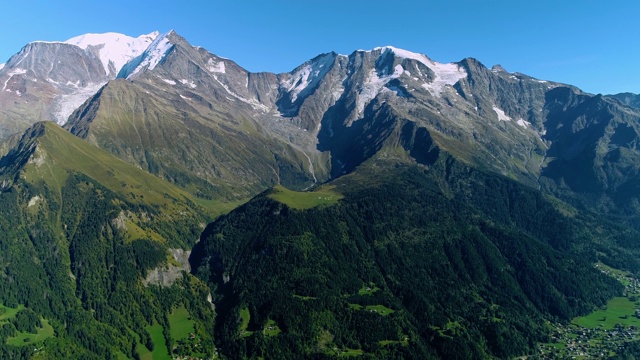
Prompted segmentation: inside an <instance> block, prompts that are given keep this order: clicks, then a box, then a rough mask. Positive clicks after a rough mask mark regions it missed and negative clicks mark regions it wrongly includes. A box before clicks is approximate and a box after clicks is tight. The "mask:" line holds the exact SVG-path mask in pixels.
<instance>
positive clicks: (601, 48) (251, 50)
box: [0, 0, 640, 94]
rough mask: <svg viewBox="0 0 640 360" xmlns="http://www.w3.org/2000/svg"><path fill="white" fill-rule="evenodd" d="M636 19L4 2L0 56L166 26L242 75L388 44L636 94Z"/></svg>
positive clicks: (410, 4)
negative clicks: (41, 43) (32, 45)
mask: <svg viewBox="0 0 640 360" xmlns="http://www.w3.org/2000/svg"><path fill="white" fill-rule="evenodd" d="M639 19H640V1H637V0H625V1H620V0H609V1H593V0H554V1H550V0H526V1H525V0H502V1H495V0H485V1H477V0H476V1H468V0H458V1H453V2H451V1H430V0H404V1H402V0H400V1H398V0H385V1H377V0H324V1H317V0H254V1H247V0H208V1H200V0H198V1H188V0H185V1H176V0H171V1H165V0H157V1H138V0H127V1H123V0H112V1H87V0H84V1H75V0H73V1H65V0H58V1H30V0H23V1H3V2H1V3H0V39H1V40H0V63H2V62H5V61H6V60H7V59H8V58H9V57H10V56H11V55H12V54H14V53H16V52H18V51H19V50H20V48H21V47H22V46H24V45H25V44H26V43H28V42H30V41H33V40H49V41H52V40H60V41H64V40H67V39H68V38H71V37H74V36H76V35H80V34H84V33H90V32H92V33H101V32H109V31H113V32H120V33H124V34H127V35H130V36H138V35H140V34H146V33H149V32H151V31H153V30H159V31H161V32H164V31H168V30H170V29H174V30H176V32H178V34H180V35H182V36H184V37H185V38H186V39H187V40H188V41H189V42H190V43H191V44H192V45H199V46H203V47H204V48H206V49H207V50H209V51H211V52H212V53H214V54H217V55H219V56H223V57H226V58H230V59H232V60H234V61H236V62H237V63H238V64H239V65H241V66H243V67H244V68H246V69H248V70H250V71H271V72H286V71H290V70H292V69H293V68H295V67H296V66H297V65H300V64H301V63H303V62H304V61H306V60H308V59H310V58H313V57H315V56H316V55H318V54H320V53H323V52H329V51H336V52H338V53H341V54H350V53H351V52H353V51H354V50H357V49H371V48H374V47H376V46H383V45H393V46H396V47H400V48H404V49H407V50H411V51H414V52H420V53H424V54H426V55H428V56H429V57H430V58H432V59H433V60H436V61H440V62H451V61H459V60H461V59H463V58H465V57H474V58H476V59H478V60H480V61H481V62H482V63H483V64H485V65H486V66H488V67H490V66H492V65H494V64H501V65H502V66H503V67H504V68H505V69H507V70H508V71H510V72H516V71H517V72H521V73H525V74H528V75H531V76H534V77H537V78H540V79H546V80H553V81H559V82H564V83H569V84H573V85H576V86H578V87H580V88H582V89H583V90H585V91H588V92H592V93H605V94H606V93H617V92H624V91H630V92H634V93H640V71H639V70H638V65H640V43H639V39H640V36H639V35H640V26H639V25H638V22H639Z"/></svg>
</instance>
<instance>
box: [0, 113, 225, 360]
mask: <svg viewBox="0 0 640 360" xmlns="http://www.w3.org/2000/svg"><path fill="white" fill-rule="evenodd" d="M0 179H1V183H2V184H3V188H2V192H0V233H2V234H3V241H2V247H3V251H2V252H1V253H0V271H2V273H3V274H5V275H6V276H2V277H0V303H2V304H4V305H6V306H7V307H9V308H12V309H16V308H18V309H21V308H24V309H25V310H23V311H28V312H29V314H31V313H32V314H34V316H35V319H43V320H42V325H37V326H36V327H34V328H28V329H26V330H20V328H18V325H17V323H16V325H15V326H16V328H17V329H18V331H11V328H10V327H9V328H6V331H4V332H2V334H1V335H2V337H1V338H0V357H1V358H29V357H31V356H36V355H37V357H38V358H50V359H60V358H72V359H116V358H122V357H125V358H137V357H138V356H145V354H147V351H150V352H154V350H157V351H160V350H159V349H162V348H163V347H164V348H166V349H169V350H168V351H174V349H177V348H178V347H177V344H174V342H175V341H178V340H181V339H174V338H173V336H172V335H171V334H173V332H172V324H177V325H175V326H176V327H179V326H183V325H179V323H176V322H175V321H173V320H171V321H170V319H171V314H172V313H173V312H174V309H184V310H183V311H184V312H187V313H190V314H197V315H198V316H197V318H196V319H194V322H193V331H192V332H193V333H194V336H195V337H196V339H197V344H198V348H197V349H195V350H193V352H189V351H190V350H189V349H191V348H184V347H181V348H180V354H181V355H182V356H186V355H190V354H200V355H201V356H210V355H211V354H213V343H212V337H211V335H210V334H211V333H212V332H213V311H212V309H211V306H210V304H209V303H208V302H207V297H208V294H209V289H208V287H207V286H206V285H205V284H203V283H202V282H200V281H198V280H197V279H196V278H194V277H193V276H191V275H182V274H180V273H178V277H177V279H176V280H175V282H174V285H173V286H170V287H163V286H156V285H153V286H148V285H145V282H144V281H143V279H145V278H147V276H148V275H149V273H150V272H151V271H152V270H154V269H155V271H160V270H162V269H166V268H167V267H168V266H169V265H171V266H175V265H176V264H177V261H176V260H174V259H173V258H172V256H171V255H170V253H169V249H171V248H181V249H187V250H188V249H190V247H191V246H192V245H193V243H195V241H196V240H197V239H198V237H199V235H200V232H201V231H202V228H203V225H204V224H205V223H206V222H207V221H209V220H210V219H211V218H212V216H213V214H214V213H215V212H216V211H217V208H216V207H215V205H211V204H212V203H211V202H209V207H208V208H205V207H203V206H202V205H201V204H207V202H204V201H200V200H199V199H196V198H194V197H193V196H192V195H190V194H188V193H186V192H185V191H183V190H181V189H179V188H177V187H175V186H174V185H172V184H170V183H167V182H166V181H164V180H162V179H160V178H157V177H155V176H153V175H150V174H148V173H146V172H144V171H142V170H140V169H138V168H136V167H134V166H132V165H129V164H127V163H125V162H123V161H121V160H119V159H117V158H115V157H114V156H112V155H109V154H108V153H106V152H104V151H102V150H100V149H98V148H96V147H94V146H93V145H90V144H88V143H87V142H85V141H83V140H81V139H79V138H77V137H75V136H73V135H71V134H69V133H68V132H66V131H65V130H63V129H61V128H60V127H59V126H57V125H55V124H53V123H38V124H36V125H34V126H33V127H32V128H30V129H29V130H28V131H27V132H26V133H25V134H24V135H23V137H22V138H21V140H20V142H19V143H18V144H17V145H16V146H15V147H13V148H12V149H11V150H10V151H9V152H8V153H7V155H6V156H5V157H3V158H2V159H0ZM158 269H159V270H158ZM19 314H20V313H18V315H19ZM7 326H9V325H7ZM154 326H155V327H154ZM156 328H159V329H160V330H159V332H157V331H152V332H150V331H149V329H156ZM176 330H178V331H180V330H179V328H178V329H176ZM32 344H36V346H31V345H32ZM27 345H28V346H27ZM194 345H195V344H194ZM145 349H146V350H145ZM168 356H169V355H168Z"/></svg>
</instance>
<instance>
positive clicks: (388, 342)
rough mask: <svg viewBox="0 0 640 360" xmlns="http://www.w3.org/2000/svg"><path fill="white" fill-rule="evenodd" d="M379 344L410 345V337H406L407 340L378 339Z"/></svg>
mask: <svg viewBox="0 0 640 360" xmlns="http://www.w3.org/2000/svg"><path fill="white" fill-rule="evenodd" d="M378 344H380V346H387V345H392V344H399V345H402V346H407V345H409V340H408V338H405V340H382V341H378Z"/></svg>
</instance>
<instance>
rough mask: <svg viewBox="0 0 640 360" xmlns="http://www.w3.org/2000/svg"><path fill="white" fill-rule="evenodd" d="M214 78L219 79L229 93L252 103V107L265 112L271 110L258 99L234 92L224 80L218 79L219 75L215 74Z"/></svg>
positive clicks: (219, 82)
mask: <svg viewBox="0 0 640 360" xmlns="http://www.w3.org/2000/svg"><path fill="white" fill-rule="evenodd" d="M213 79H214V80H215V81H217V82H218V84H220V86H222V87H223V88H224V89H225V90H226V91H227V93H228V94H229V95H231V96H233V97H234V98H236V99H238V100H240V101H242V102H245V103H247V104H249V105H251V107H253V108H254V109H256V110H261V111H262V112H265V113H266V112H267V111H269V108H268V107H267V106H266V105H264V104H261V103H260V102H258V101H257V100H256V99H246V98H243V97H242V96H240V95H238V94H236V93H234V92H233V91H231V89H229V87H228V86H227V85H226V84H224V83H223V82H222V81H220V80H218V77H217V76H216V75H214V76H213ZM227 99H229V100H233V99H231V98H227Z"/></svg>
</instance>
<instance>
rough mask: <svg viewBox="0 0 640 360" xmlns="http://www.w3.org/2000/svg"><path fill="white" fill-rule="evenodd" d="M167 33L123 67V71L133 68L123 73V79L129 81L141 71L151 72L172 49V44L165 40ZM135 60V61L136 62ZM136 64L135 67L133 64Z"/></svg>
mask: <svg viewBox="0 0 640 360" xmlns="http://www.w3.org/2000/svg"><path fill="white" fill-rule="evenodd" d="M168 35H169V33H166V34H164V35H162V36H158V37H157V38H156V39H155V40H154V41H153V42H152V43H151V45H149V47H148V48H147V49H146V50H145V51H144V52H143V53H142V55H140V56H139V57H138V58H137V59H134V60H132V61H131V62H130V63H129V64H127V65H125V66H123V69H125V68H129V66H131V67H134V69H133V70H132V71H128V69H127V71H125V75H124V77H125V78H127V79H129V78H131V77H132V76H133V75H135V74H137V73H139V72H140V71H142V70H145V69H146V70H153V69H155V68H156V66H157V65H158V64H159V63H160V61H162V59H164V57H165V55H167V54H168V53H169V51H171V49H173V44H172V43H171V42H170V41H169V39H167V36H168ZM136 60H137V61H136ZM135 63H137V65H136V64H135Z"/></svg>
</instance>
